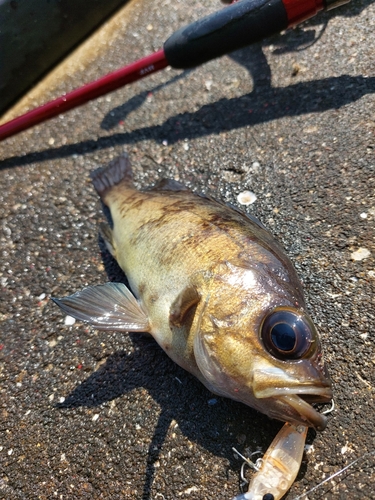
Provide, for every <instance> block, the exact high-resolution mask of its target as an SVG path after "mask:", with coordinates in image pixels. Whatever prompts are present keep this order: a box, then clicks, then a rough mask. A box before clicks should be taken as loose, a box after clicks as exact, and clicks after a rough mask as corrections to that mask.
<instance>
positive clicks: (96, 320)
mask: <svg viewBox="0 0 375 500" xmlns="http://www.w3.org/2000/svg"><path fill="white" fill-rule="evenodd" d="M52 300H53V301H54V302H55V303H56V304H57V305H58V306H59V307H60V308H61V309H62V310H63V311H64V312H65V313H66V314H68V315H69V316H73V318H76V319H78V320H80V321H87V322H88V323H90V324H91V325H92V326H94V327H95V328H97V329H98V330H116V331H125V332H149V331H150V322H149V320H148V317H147V315H146V313H145V312H144V311H143V309H142V307H141V306H140V304H139V303H138V301H137V299H136V298H135V297H134V295H133V294H132V293H131V292H130V290H128V288H126V286H125V285H124V284H123V283H106V284H105V285H97V286H90V287H87V288H84V289H83V290H81V291H80V292H77V293H75V294H73V295H70V296H69V297H64V298H62V299H55V298H52Z"/></svg>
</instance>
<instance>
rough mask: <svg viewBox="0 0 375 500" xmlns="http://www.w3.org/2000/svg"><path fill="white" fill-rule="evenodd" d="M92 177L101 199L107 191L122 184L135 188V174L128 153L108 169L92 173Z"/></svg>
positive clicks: (110, 164) (99, 169)
mask: <svg viewBox="0 0 375 500" xmlns="http://www.w3.org/2000/svg"><path fill="white" fill-rule="evenodd" d="M90 177H91V179H92V182H93V184H94V187H95V189H96V191H97V193H98V194H99V196H100V197H101V198H102V197H103V195H104V194H105V192H106V191H108V190H109V189H111V188H112V187H113V186H116V185H117V184H120V182H124V183H126V184H128V185H129V186H133V172H132V168H131V164H130V159H129V156H128V155H127V153H124V154H122V155H121V156H119V157H118V158H116V159H115V160H113V161H111V163H109V164H108V165H107V166H106V167H101V168H97V169H96V170H94V172H91V174H90Z"/></svg>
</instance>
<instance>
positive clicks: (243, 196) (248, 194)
mask: <svg viewBox="0 0 375 500" xmlns="http://www.w3.org/2000/svg"><path fill="white" fill-rule="evenodd" d="M256 199H257V197H256V195H255V194H254V193H253V192H252V191H242V193H240V194H239V195H238V196H237V201H238V203H240V204H241V205H251V204H252V203H254V202H255V201H256Z"/></svg>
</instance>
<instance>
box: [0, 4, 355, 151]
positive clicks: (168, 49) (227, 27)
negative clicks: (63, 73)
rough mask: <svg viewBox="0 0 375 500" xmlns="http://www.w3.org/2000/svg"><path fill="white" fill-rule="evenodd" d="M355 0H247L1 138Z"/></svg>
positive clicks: (22, 119)
mask: <svg viewBox="0 0 375 500" xmlns="http://www.w3.org/2000/svg"><path fill="white" fill-rule="evenodd" d="M348 1H349V0H241V1H238V2H235V3H232V4H231V5H229V6H228V7H225V8H224V9H222V10H220V11H218V12H215V13H214V14H211V15H209V16H206V17H204V18H203V19H200V20H198V21H196V22H194V23H192V24H190V25H188V26H185V27H183V28H181V29H179V30H178V31H176V32H175V33H174V34H173V35H172V36H171V37H170V38H168V40H167V41H166V42H165V43H164V47H163V49H161V50H159V51H158V52H155V53H154V54H151V55H150V56H147V57H144V58H143V59H140V60H138V61H136V62H134V63H132V64H129V65H128V66H125V67H123V68H121V69H119V70H117V71H114V72H113V73H109V74H108V75H106V76H103V77H102V78H99V79H98V80H96V81H94V82H91V83H88V84H86V85H84V86H83V87H80V88H78V89H76V90H73V91H72V92H69V93H67V94H65V95H63V96H61V97H58V98H57V99H55V100H53V101H50V102H48V103H47V104H43V105H42V106H39V107H37V108H35V109H33V110H31V111H29V112H27V113H25V114H24V115H22V116H19V117H18V118H15V119H14V120H11V121H9V122H7V123H4V124H3V125H0V141H1V140H3V139H6V138H7V137H10V136H12V135H14V134H17V133H18V132H21V131H22V130H25V129H27V128H30V127H32V126H34V125H36V124H38V123H41V122H43V121H45V120H48V119H49V118H52V117H54V116H57V115H59V114H61V113H64V112H65V111H68V110H69V109H72V108H75V107H77V106H81V105H82V104H84V103H86V102H88V101H91V100H92V99H96V98H97V97H99V96H101V95H104V94H107V93H108V92H112V91H113V90H116V89H118V88H120V87H122V86H124V85H127V84H128V83H132V82H134V81H136V80H139V79H141V78H144V77H145V76H147V75H150V74H151V73H155V72H156V71H159V70H161V69H164V68H165V67H167V66H172V67H173V68H176V69H187V68H192V67H195V66H199V65H200V64H203V63H205V62H207V61H210V60H211V59H215V58H217V57H220V56H223V55H224V54H227V53H229V52H233V51H234V50H237V49H240V48H243V47H246V46H247V45H250V44H252V43H255V42H259V41H261V40H263V39H264V38H267V37H269V36H271V35H275V34H277V33H280V32H281V31H283V30H285V29H286V28H289V27H290V26H293V25H295V24H298V23H299V22H302V21H304V20H306V19H308V18H310V17H312V16H314V15H315V14H317V12H319V11H320V10H322V9H326V10H328V9H332V8H334V7H337V6H339V5H342V4H344V3H347V2H348Z"/></svg>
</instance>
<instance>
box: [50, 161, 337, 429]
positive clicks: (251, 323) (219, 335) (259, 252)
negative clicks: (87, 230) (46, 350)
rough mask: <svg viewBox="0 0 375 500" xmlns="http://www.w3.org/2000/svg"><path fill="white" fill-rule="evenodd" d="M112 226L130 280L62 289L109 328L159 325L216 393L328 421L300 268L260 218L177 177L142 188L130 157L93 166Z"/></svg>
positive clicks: (80, 311) (178, 356)
mask: <svg viewBox="0 0 375 500" xmlns="http://www.w3.org/2000/svg"><path fill="white" fill-rule="evenodd" d="M91 177H92V181H93V184H94V187H95V189H96V191H97V193H98V194H99V197H100V199H101V201H102V202H103V204H104V205H105V206H106V207H108V208H109V210H110V214H111V219H112V223H113V224H112V225H111V226H110V225H108V224H104V223H102V224H101V225H100V232H101V234H102V236H103V238H104V241H105V243H106V245H107V248H108V250H109V251H110V253H111V254H112V256H113V257H114V258H115V259H116V261H117V262H118V264H119V265H120V267H121V268H122V270H123V271H124V273H125V275H126V277H127V279H128V283H129V287H130V289H129V288H128V287H126V286H125V285H124V284H123V283H114V282H109V283H106V284H102V285H97V286H89V287H87V288H84V289H83V290H80V291H78V292H76V293H74V294H73V295H70V296H68V297H64V298H60V299H58V298H54V299H53V300H54V301H55V303H56V304H57V305H58V306H59V307H60V308H61V309H62V310H63V311H64V312H65V313H66V314H68V315H70V316H73V317H74V318H76V319H78V320H81V321H85V322H88V323H90V324H91V325H92V326H93V327H95V328H97V329H99V330H117V331H123V332H143V333H149V334H151V335H152V337H153V338H154V339H155V340H156V342H157V343H158V344H159V345H160V347H161V348H162V349H163V350H164V351H165V352H166V354H167V355H168V356H169V357H170V358H171V359H172V360H173V361H174V362H176V363H177V364H178V365H179V366H181V367H182V368H184V369H185V370H187V371H188V372H190V373H192V374H193V375H194V376H195V377H197V378H198V379H199V380H200V381H201V382H202V383H203V384H204V386H205V387H207V389H208V390H210V391H211V392H212V393H214V394H216V395H219V396H224V397H228V398H231V399H233V400H235V401H240V402H242V403H244V404H246V405H248V406H250V407H252V408H254V409H255V410H258V411H259V412H262V413H264V414H266V415H267V416H268V417H270V418H274V419H278V420H281V421H284V422H289V423H291V424H294V425H305V426H308V427H313V428H315V429H317V430H323V429H324V428H325V427H326V424H327V420H326V417H325V416H324V415H322V414H321V413H320V412H319V411H317V410H316V409H315V408H314V406H313V405H312V403H314V402H319V403H324V402H329V401H330V400H331V398H332V384H331V380H330V377H329V373H328V369H327V366H326V363H325V361H324V357H323V353H322V348H321V343H320V340H319V335H318V332H317V330H316V328H315V326H314V324H313V321H312V319H311V318H310V316H309V315H308V313H307V312H306V305H305V301H304V296H303V290H302V285H301V282H300V280H299V279H298V276H297V273H296V271H295V269H294V267H293V265H292V263H291V261H290V260H289V258H288V257H287V256H286V254H285V252H284V250H283V249H282V247H281V246H280V245H279V243H278V242H277V241H276V240H275V238H274V237H273V236H272V235H271V233H270V232H269V231H268V230H267V229H266V228H265V227H264V226H263V224H262V223H261V222H260V221H259V220H258V219H256V218H255V217H253V216H251V215H248V214H245V213H244V212H243V211H241V210H240V209H238V208H236V207H234V206H230V205H227V204H225V203H223V202H221V201H218V200H215V199H214V198H212V197H210V196H208V195H202V194H196V193H194V192H192V191H191V190H190V189H188V188H187V187H185V186H183V185H182V184H181V183H179V182H177V181H175V180H173V179H163V180H161V181H160V182H159V183H158V184H157V185H155V186H154V187H152V188H148V189H142V190H139V189H136V187H135V185H134V180H133V172H132V168H131V165H130V159H129V156H128V155H127V154H123V155H121V156H120V157H119V158H117V159H116V160H114V161H112V162H111V163H110V164H109V165H108V166H107V167H102V168H99V169H97V170H95V171H94V172H93V173H92V174H91Z"/></svg>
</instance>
